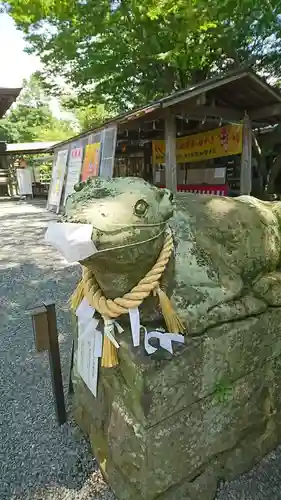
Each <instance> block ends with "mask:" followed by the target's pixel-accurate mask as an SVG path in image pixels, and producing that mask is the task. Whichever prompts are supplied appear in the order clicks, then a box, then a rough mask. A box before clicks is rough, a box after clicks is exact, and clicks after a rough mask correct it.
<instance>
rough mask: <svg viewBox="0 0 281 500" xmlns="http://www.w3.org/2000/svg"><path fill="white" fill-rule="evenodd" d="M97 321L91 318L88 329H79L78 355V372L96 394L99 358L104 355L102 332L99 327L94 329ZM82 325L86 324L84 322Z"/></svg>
mask: <svg viewBox="0 0 281 500" xmlns="http://www.w3.org/2000/svg"><path fill="white" fill-rule="evenodd" d="M95 321H96V320H94V319H91V320H90V322H89V323H88V325H87V327H86V329H84V330H82V331H81V330H80V331H79V329H78V355H77V369H78V373H79V375H80V376H81V378H82V379H83V380H84V382H85V384H86V385H87V386H88V387H89V389H90V391H91V392H92V393H93V395H94V396H96V395H97V384H98V358H99V357H101V355H102V334H101V332H100V331H99V330H97V329H94V330H93V324H94V325H95V324H96V323H95ZM82 325H83V327H84V326H85V324H83V323H82ZM78 328H79V326H78Z"/></svg>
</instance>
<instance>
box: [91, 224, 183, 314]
mask: <svg viewBox="0 0 281 500" xmlns="http://www.w3.org/2000/svg"><path fill="white" fill-rule="evenodd" d="M173 249H174V242H173V236H172V232H171V230H170V229H169V230H168V231H167V233H166V235H165V240H164V244H163V247H162V250H161V252H160V254H159V257H158V259H157V261H156V263H155V264H154V266H153V267H152V269H151V270H150V271H149V272H148V273H147V274H146V275H145V277H144V278H142V279H141V280H140V281H139V282H138V284H137V285H136V286H135V287H133V288H132V290H131V291H130V292H128V293H125V295H123V297H117V298H115V299H113V300H112V299H107V298H106V297H105V296H104V295H103V293H102V291H101V289H100V287H99V284H98V282H97V280H96V278H95V276H94V274H93V273H92V271H90V270H89V269H87V268H85V267H84V268H83V278H82V281H83V288H84V295H85V297H86V298H87V300H88V302H89V304H90V305H91V306H92V307H93V308H94V309H95V310H96V311H98V312H99V313H100V314H101V315H102V316H103V317H105V318H112V319H114V318H118V317H119V316H121V315H122V314H128V312H129V309H134V308H136V307H139V306H140V305H141V304H142V302H143V301H144V300H145V299H146V298H147V297H148V296H149V295H150V294H151V293H153V294H154V295H156V294H157V293H159V291H160V284H159V282H160V278H161V276H162V274H163V272H164V271H165V269H166V267H167V264H168V262H169V260H170V257H171V254H172V252H173Z"/></svg>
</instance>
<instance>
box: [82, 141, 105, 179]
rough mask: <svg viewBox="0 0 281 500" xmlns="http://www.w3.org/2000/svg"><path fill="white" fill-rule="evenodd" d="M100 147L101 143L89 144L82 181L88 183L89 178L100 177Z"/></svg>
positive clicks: (86, 150)
mask: <svg viewBox="0 0 281 500" xmlns="http://www.w3.org/2000/svg"><path fill="white" fill-rule="evenodd" d="M100 146H101V145H100V142H95V143H94V144H87V146H86V148H85V156H84V161H83V168H82V176H81V180H82V181H86V180H87V179H88V177H92V176H94V177H97V176H98V175H99V165H100V149H101V148H100Z"/></svg>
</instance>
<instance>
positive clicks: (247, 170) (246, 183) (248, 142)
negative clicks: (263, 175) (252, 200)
mask: <svg viewBox="0 0 281 500" xmlns="http://www.w3.org/2000/svg"><path fill="white" fill-rule="evenodd" d="M251 190H252V123H251V120H250V118H249V116H248V115H247V114H245V117H244V120H243V150H242V155H241V172H240V194H248V195H249V194H251Z"/></svg>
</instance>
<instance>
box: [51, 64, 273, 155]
mask: <svg viewBox="0 0 281 500" xmlns="http://www.w3.org/2000/svg"><path fill="white" fill-rule="evenodd" d="M166 109H170V110H171V111H172V112H173V113H174V114H175V115H176V117H177V122H178V131H179V133H180V135H184V134H188V133H194V130H193V127H194V123H195V122H198V121H200V120H203V121H206V122H209V123H213V124H216V125H213V128H215V126H219V123H220V122H222V121H224V122H233V121H241V120H242V119H243V116H244V114H245V112H246V111H247V113H248V114H249V116H250V118H251V119H252V121H253V124H254V126H255V125H256V126H266V125H274V124H275V123H278V122H281V93H280V91H279V90H278V89H276V88H274V87H272V86H270V85H269V84H268V83H267V82H266V81H265V80H264V79H263V78H261V77H260V76H258V75H257V74H256V73H254V72H253V71H251V70H250V69H244V68H243V69H239V70H235V71H232V72H229V73H227V74H225V75H223V76H218V77H215V78H211V79H209V80H205V81H203V82H200V83H198V84H196V85H193V86H190V87H188V88H187V89H184V90H180V91H178V92H175V93H173V94H171V95H169V96H167V97H164V98H162V99H159V100H157V101H154V102H152V103H149V104H147V105H145V106H142V107H139V108H137V109H134V110H132V111H129V112H127V113H125V114H122V115H119V116H116V117H115V118H114V119H112V120H110V121H108V122H105V123H104V124H103V125H102V126H100V127H98V128H94V129H90V130H88V131H86V132H84V133H82V134H79V135H77V136H75V137H73V138H71V139H68V140H67V141H63V142H61V143H58V144H57V145H56V146H55V148H56V147H61V146H63V145H64V144H68V143H70V142H74V141H79V140H80V139H83V138H84V137H86V136H87V135H89V134H90V133H93V132H96V131H98V130H100V129H101V128H103V127H105V126H110V125H114V124H118V128H119V136H121V137H122V132H124V131H126V132H127V130H130V131H135V132H138V134H140V132H141V131H143V130H146V129H148V132H149V133H150V137H151V138H154V137H156V136H157V135H159V134H161V132H162V131H163V130H164V121H163V117H164V115H165V112H166ZM149 124H150V125H149ZM152 124H153V127H152ZM209 128H210V125H209Z"/></svg>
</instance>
